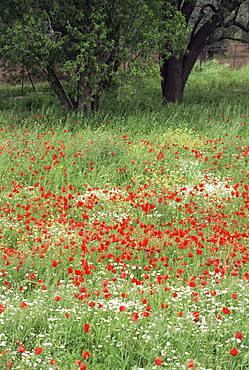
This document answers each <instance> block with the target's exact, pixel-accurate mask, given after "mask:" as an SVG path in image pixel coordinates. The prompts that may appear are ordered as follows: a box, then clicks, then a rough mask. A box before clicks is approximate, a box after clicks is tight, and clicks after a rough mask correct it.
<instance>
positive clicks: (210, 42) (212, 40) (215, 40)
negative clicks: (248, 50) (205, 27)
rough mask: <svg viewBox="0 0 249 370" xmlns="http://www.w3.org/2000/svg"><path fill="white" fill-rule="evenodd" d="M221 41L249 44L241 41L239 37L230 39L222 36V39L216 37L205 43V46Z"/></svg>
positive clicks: (230, 37)
mask: <svg viewBox="0 0 249 370" xmlns="http://www.w3.org/2000/svg"><path fill="white" fill-rule="evenodd" d="M223 40H232V41H238V42H243V43H244V44H249V41H247V40H245V39H241V38H239V37H232V36H222V37H217V38H216V39H210V40H208V41H207V42H206V44H205V46H207V45H210V44H213V43H214V42H219V41H223Z"/></svg>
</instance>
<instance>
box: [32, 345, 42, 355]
mask: <svg viewBox="0 0 249 370" xmlns="http://www.w3.org/2000/svg"><path fill="white" fill-rule="evenodd" d="M42 351H43V348H41V347H37V348H35V349H34V352H35V354H36V355H40V354H41V353H42Z"/></svg>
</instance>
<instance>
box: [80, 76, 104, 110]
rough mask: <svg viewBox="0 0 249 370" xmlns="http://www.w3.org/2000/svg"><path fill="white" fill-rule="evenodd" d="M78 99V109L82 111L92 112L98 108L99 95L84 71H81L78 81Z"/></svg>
mask: <svg viewBox="0 0 249 370" xmlns="http://www.w3.org/2000/svg"><path fill="white" fill-rule="evenodd" d="M77 91H78V99H77V110H78V111H81V112H91V111H94V110H97V109H98V103H99V97H98V94H94V93H93V91H92V88H91V86H90V84H89V82H88V81H87V78H86V76H85V75H84V73H82V72H80V78H79V81H78V90H77Z"/></svg>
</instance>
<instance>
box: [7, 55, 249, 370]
mask: <svg viewBox="0 0 249 370" xmlns="http://www.w3.org/2000/svg"><path fill="white" fill-rule="evenodd" d="M248 85H249V67H244V68H242V69H238V70H232V69H231V68H230V67H229V66H226V65H225V66H220V65H218V64H217V63H215V62H207V63H206V64H204V65H203V68H202V70H201V71H200V70H199V67H198V66H196V68H195V70H194V71H193V73H192V75H191V76H190V78H189V81H188V84H187V87H186V94H185V102H184V104H182V105H174V104H168V105H162V103H161V99H160V81H159V80H158V77H157V76H156V77H155V78H154V79H152V78H151V79H148V80H145V81H144V84H143V85H142V86H140V87H139V88H138V89H136V88H135V87H133V86H132V84H130V85H129V86H126V89H124V91H121V90H117V89H116V88H114V87H113V88H112V89H110V90H109V91H107V92H106V93H105V95H104V96H103V98H102V100H101V107H100V110H99V112H97V113H93V114H88V115H82V114H81V115H80V114H76V113H75V114H71V115H68V116H65V115H64V114H63V111H62V110H61V108H60V107H59V106H58V103H57V101H56V98H55V97H53V95H51V93H50V92H49V89H48V87H47V86H46V84H40V85H37V91H39V92H40V94H37V93H35V92H32V89H31V87H30V86H25V88H24V93H25V95H24V96H23V97H21V98H20V91H21V87H20V86H12V87H10V86H7V85H2V86H1V87H0V101H1V103H0V135H1V141H0V176H1V182H0V257H1V258H0V261H1V262H0V289H1V298H0V328H1V329H0V369H2V370H7V369H13V370H34V369H37V370H54V369H60V370H74V369H75V370H77V369H83V370H84V369H87V370H159V369H165V370H166V369H167V370H178V369H195V370H197V369H198V370H235V369H236V370H246V369H249V337H248V327H249V310H248V305H249V269H248V262H249V222H248V215H249V212H248V211H249V164H248V155H249V154H248V153H249V92H248Z"/></svg>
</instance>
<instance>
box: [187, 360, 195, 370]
mask: <svg viewBox="0 0 249 370" xmlns="http://www.w3.org/2000/svg"><path fill="white" fill-rule="evenodd" d="M187 367H188V368H189V369H194V368H195V363H194V361H193V360H189V361H188V362H187Z"/></svg>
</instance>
